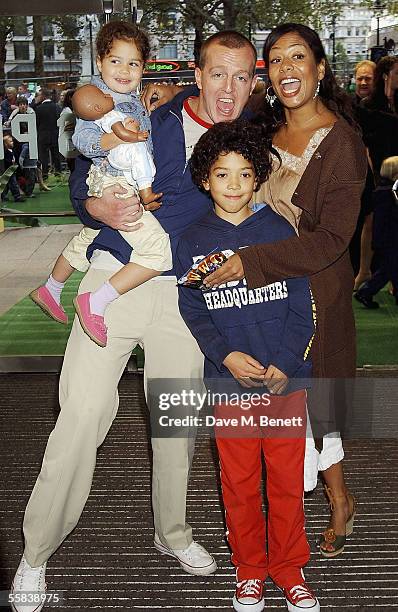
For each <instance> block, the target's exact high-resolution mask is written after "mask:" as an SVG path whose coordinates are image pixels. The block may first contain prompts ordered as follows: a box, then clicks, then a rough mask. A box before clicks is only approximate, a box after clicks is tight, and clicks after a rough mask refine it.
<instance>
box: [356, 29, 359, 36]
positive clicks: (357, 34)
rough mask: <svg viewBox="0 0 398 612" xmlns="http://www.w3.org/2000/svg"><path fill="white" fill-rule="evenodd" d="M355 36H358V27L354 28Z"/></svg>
mask: <svg viewBox="0 0 398 612" xmlns="http://www.w3.org/2000/svg"><path fill="white" fill-rule="evenodd" d="M355 36H359V28H355Z"/></svg>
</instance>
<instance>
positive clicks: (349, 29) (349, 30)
mask: <svg viewBox="0 0 398 612" xmlns="http://www.w3.org/2000/svg"><path fill="white" fill-rule="evenodd" d="M351 31H352V30H351V28H347V36H351Z"/></svg>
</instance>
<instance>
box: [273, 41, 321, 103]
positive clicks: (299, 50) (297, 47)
mask: <svg viewBox="0 0 398 612" xmlns="http://www.w3.org/2000/svg"><path fill="white" fill-rule="evenodd" d="M268 74H269V79H270V81H271V85H272V88H273V90H274V92H275V94H276V95H277V96H278V98H279V100H280V102H281V104H282V105H283V106H285V107H286V108H300V107H302V106H305V105H306V104H307V103H308V102H310V101H311V100H313V97H314V94H315V91H316V88H317V86H318V81H320V80H321V79H323V77H324V75H325V62H324V61H323V60H322V61H321V62H320V64H318V65H317V64H316V61H315V57H314V54H313V52H312V51H311V49H310V48H309V46H308V44H307V43H306V42H305V40H304V39H303V38H301V36H299V34H297V33H296V32H289V33H288V34H284V35H283V36H281V37H280V38H279V39H278V40H277V41H276V43H275V44H274V45H273V46H272V47H271V50H270V54H269V60H268Z"/></svg>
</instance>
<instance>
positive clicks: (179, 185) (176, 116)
mask: <svg viewBox="0 0 398 612" xmlns="http://www.w3.org/2000/svg"><path fill="white" fill-rule="evenodd" d="M169 113H170V114H171V115H173V116H174V117H175V118H176V119H177V121H178V122H179V124H180V125H181V128H182V132H183V134H184V124H183V122H182V121H181V119H180V118H179V116H178V115H177V114H176V113H175V112H174V111H172V110H169ZM184 141H185V134H184ZM187 166H188V160H187V158H186V155H185V165H184V169H183V171H182V175H181V179H180V181H179V183H178V189H177V193H178V192H179V191H180V187H181V183H182V179H183V177H184V174H185V170H186V169H187Z"/></svg>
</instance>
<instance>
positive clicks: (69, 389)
mask: <svg viewBox="0 0 398 612" xmlns="http://www.w3.org/2000/svg"><path fill="white" fill-rule="evenodd" d="M109 276H110V273H109V272H106V271H103V270H94V269H90V270H89V272H88V273H87V274H86V276H85V277H84V279H83V281H82V283H81V285H80V289H79V291H80V292H81V293H83V292H85V291H93V290H95V289H97V288H98V287H99V286H100V285H102V283H103V282H105V280H106V279H107V278H108V277H109ZM106 323H107V325H108V344H107V346H106V348H100V347H99V346H97V345H96V344H95V343H94V342H92V340H90V339H89V338H88V336H87V335H86V334H85V333H84V332H83V330H82V328H81V326H80V324H79V322H78V321H77V320H76V318H75V321H74V324H73V328H72V331H71V335H70V337H69V341H68V345H67V348H66V352H65V359H64V364H63V367H62V372H61V378H60V385H59V401H60V406H61V412H60V415H59V417H58V420H57V423H56V425H55V428H54V430H53V431H52V433H51V435H50V437H49V440H48V443H47V448H46V451H45V455H44V459H43V464H42V468H41V471H40V474H39V476H38V479H37V481H36V484H35V487H34V489H33V492H32V494H31V496H30V499H29V502H28V505H27V508H26V512H25V518H24V524H23V530H24V535H25V555H26V558H27V561H28V563H29V564H30V565H31V566H33V567H37V566H39V565H41V564H42V563H44V562H45V561H46V560H47V559H48V558H49V557H50V556H51V555H52V554H53V553H54V551H55V550H56V549H57V548H58V547H59V546H60V544H61V543H62V541H63V540H64V538H65V537H66V536H67V535H68V534H69V533H70V532H71V531H72V530H73V529H74V527H75V526H76V524H77V522H78V520H79V518H80V515H81V513H82V511H83V508H84V505H85V503H86V500H87V498H88V495H89V493H90V488H91V483H92V478H93V473H94V468H95V463H96V452H97V448H98V447H99V446H100V445H101V444H102V442H103V441H104V439H105V437H106V435H107V433H108V431H109V428H110V426H111V425H112V421H113V419H114V418H115V416H116V413H117V409H118V403H119V398H118V391H117V386H118V382H119V379H120V377H121V375H122V373H123V371H124V368H125V365H126V363H127V360H128V358H129V356H130V353H131V351H132V350H133V349H134V347H135V346H136V345H137V344H138V343H139V344H141V345H142V346H143V347H144V350H145V381H146V383H148V381H151V379H157V378H167V379H173V378H175V379H182V378H185V379H191V378H192V379H195V380H201V379H202V376H203V356H202V354H201V352H200V350H199V348H198V346H197V344H196V341H195V340H194V338H193V336H192V335H191V334H190V332H189V330H188V328H187V327H186V325H185V323H184V322H183V320H182V318H181V316H180V314H179V311H178V304H177V288H176V286H175V280H174V281H173V280H171V279H170V280H165V279H153V280H152V281H149V282H147V283H144V284H143V285H141V286H140V287H137V288H136V289H134V291H129V292H128V293H126V294H124V295H122V296H121V297H120V298H119V299H118V300H115V301H114V302H112V304H111V305H110V306H109V308H108V309H107V312H106ZM194 446H195V440H194V438H193V437H186V438H156V439H152V449H153V477H152V505H153V514H154V524H155V532H156V533H157V534H158V536H159V537H160V539H161V541H162V542H163V543H164V544H165V545H167V546H169V547H170V548H173V549H182V548H186V547H187V546H189V544H190V543H191V542H192V534H191V527H190V526H189V525H188V524H187V523H186V494H187V486H188V477H189V470H190V466H191V461H192V457H193V452H194Z"/></svg>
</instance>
